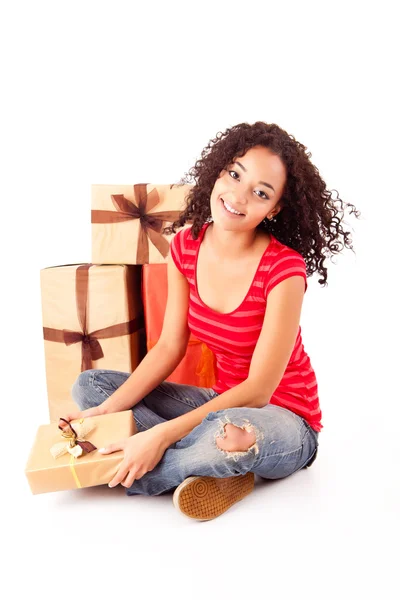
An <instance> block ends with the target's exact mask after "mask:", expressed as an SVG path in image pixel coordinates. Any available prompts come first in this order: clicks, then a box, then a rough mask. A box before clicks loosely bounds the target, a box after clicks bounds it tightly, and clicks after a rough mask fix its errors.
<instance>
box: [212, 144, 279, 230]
mask: <svg viewBox="0 0 400 600" xmlns="http://www.w3.org/2000/svg"><path fill="white" fill-rule="evenodd" d="M235 161H236V162H235ZM285 182H286V168H285V165H284V164H283V162H282V161H281V159H280V158H279V157H278V156H276V155H275V154H273V153H272V152H271V151H270V150H268V148H265V147H263V146H254V147H253V148H250V150H248V151H247V152H246V154H244V156H241V157H240V158H238V159H235V158H234V159H233V161H232V162H231V163H230V164H229V165H227V166H226V169H223V170H222V171H221V172H220V174H219V176H218V179H217V180H216V182H215V184H214V187H213V190H212V192H211V197H210V208H211V216H212V218H213V221H214V223H218V225H220V226H221V227H222V228H223V229H227V230H235V231H239V230H240V231H246V230H251V229H255V228H256V227H257V225H258V224H259V223H261V221H262V220H263V219H264V218H265V217H267V218H269V219H270V218H272V217H274V216H275V215H276V214H278V212H279V211H280V210H281V207H280V206H279V199H280V198H281V196H282V193H283V190H284V187H285ZM223 200H224V201H225V203H226V206H228V208H226V207H225V205H224V202H223ZM229 208H231V209H234V210H235V211H237V212H239V213H241V214H240V215H237V214H232V212H229Z"/></svg>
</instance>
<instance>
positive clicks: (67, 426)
mask: <svg viewBox="0 0 400 600" xmlns="http://www.w3.org/2000/svg"><path fill="white" fill-rule="evenodd" d="M75 427H76V431H75V429H74V428H73V427H72V425H71V423H70V422H69V421H67V420H66V419H62V418H60V420H59V424H58V428H59V429H61V432H62V433H61V435H62V437H64V438H66V439H67V440H68V441H67V442H57V443H56V444H54V445H53V446H52V447H51V448H50V453H51V455H52V456H53V458H58V457H59V456H62V455H63V454H66V453H67V452H69V454H71V455H72V457H73V458H78V457H79V456H81V455H82V454H83V453H84V452H86V454H89V453H90V452H93V450H97V448H96V446H94V445H93V444H92V443H91V442H88V441H86V440H85V437H86V436H87V435H88V434H89V433H90V432H91V431H93V429H94V428H95V425H94V423H93V422H92V421H88V420H86V421H85V420H84V419H81V420H80V421H79V423H77V424H76V425H75ZM72 457H71V458H72Z"/></svg>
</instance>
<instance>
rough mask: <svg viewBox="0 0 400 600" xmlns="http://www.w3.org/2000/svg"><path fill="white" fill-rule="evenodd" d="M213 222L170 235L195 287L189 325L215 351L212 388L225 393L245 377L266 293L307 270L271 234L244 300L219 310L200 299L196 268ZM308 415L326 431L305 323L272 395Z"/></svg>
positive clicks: (181, 267) (184, 271)
mask: <svg viewBox="0 0 400 600" xmlns="http://www.w3.org/2000/svg"><path fill="white" fill-rule="evenodd" d="M208 225H209V223H208V222H206V223H204V225H203V227H202V228H201V230H200V232H199V237H198V238H197V240H194V239H193V237H192V235H191V229H192V228H191V227H188V228H186V229H181V230H180V231H178V232H177V233H176V235H175V236H174V237H173V238H172V240H171V245H170V248H171V256H172V258H173V260H174V262H175V264H176V266H177V268H178V269H179V271H180V272H181V273H182V274H183V275H184V276H185V277H186V279H187V280H188V283H189V288H190V297H189V312H188V326H189V329H190V331H191V332H192V333H193V335H194V336H195V337H196V338H197V339H198V340H200V341H202V342H204V343H205V344H206V345H207V346H208V347H209V348H210V350H211V351H212V352H213V353H214V355H215V368H216V383H215V384H214V385H213V386H212V389H213V390H214V391H216V392H217V393H219V394H221V393H222V392H225V391H226V390H228V389H230V388H232V387H234V386H235V385H238V384H239V383H241V382H242V381H244V380H245V379H246V378H247V376H248V373H249V369H250V362H251V358H252V355H253V352H254V349H255V346H256V343H257V340H258V338H259V335H260V333H261V328H262V325H263V321H264V314H265V310H266V305H267V298H268V294H269V293H270V291H271V290H272V289H273V288H274V287H275V286H276V285H277V284H278V283H280V282H281V281H283V280H284V279H286V278H288V277H292V276H293V275H301V276H303V277H304V281H305V290H307V287H308V286H307V275H306V265H305V261H304V258H303V257H302V256H301V254H300V253H298V252H296V251H295V250H293V249H292V248H289V247H288V246H286V245H284V244H282V243H281V242H279V240H278V239H277V238H276V237H275V236H273V235H272V234H270V236H271V241H270V243H269V245H268V247H267V248H266V250H265V252H264V254H263V256H262V257H261V260H260V262H259V265H258V268H257V271H256V274H255V276H254V279H253V282H252V284H251V286H250V289H249V290H248V292H247V295H246V297H245V299H244V300H243V302H242V303H241V304H240V306H238V307H237V308H236V310H234V311H232V312H230V313H225V314H223V313H219V312H217V311H215V310H213V309H212V308H210V307H208V306H207V305H206V304H204V302H203V301H202V300H201V298H200V296H199V294H198V291H197V279H196V267H197V257H198V253H199V248H200V244H201V242H202V239H203V237H204V233H205V230H206V228H207V227H208ZM270 403H271V404H276V405H278V406H282V407H283V408H286V409H288V410H291V411H293V412H294V413H296V414H298V415H300V416H301V417H303V418H304V419H305V420H306V421H307V422H308V423H309V424H310V426H311V427H312V428H313V429H314V430H315V431H321V429H322V427H323V425H322V424H321V416H322V415H321V410H320V407H319V398H318V384H317V380H316V377H315V372H314V369H313V367H312V366H311V362H310V359H309V356H308V355H307V353H306V352H305V350H304V346H303V343H302V339H301V327H300V326H299V331H298V333H297V338H296V342H295V345H294V347H293V351H292V354H291V356H290V359H289V362H288V364H287V367H286V370H285V372H284V374H283V377H282V379H281V381H280V383H279V385H278V387H277V388H276V389H275V391H274V393H273V394H272V396H271V398H270Z"/></svg>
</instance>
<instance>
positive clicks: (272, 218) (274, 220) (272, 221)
mask: <svg viewBox="0 0 400 600" xmlns="http://www.w3.org/2000/svg"><path fill="white" fill-rule="evenodd" d="M268 221H269V222H270V223H275V222H276V219H275V217H271V218H270V219H267V218H265V219H263V223H264V224H265V225H268Z"/></svg>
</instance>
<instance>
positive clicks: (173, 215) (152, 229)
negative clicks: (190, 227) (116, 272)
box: [92, 183, 181, 265]
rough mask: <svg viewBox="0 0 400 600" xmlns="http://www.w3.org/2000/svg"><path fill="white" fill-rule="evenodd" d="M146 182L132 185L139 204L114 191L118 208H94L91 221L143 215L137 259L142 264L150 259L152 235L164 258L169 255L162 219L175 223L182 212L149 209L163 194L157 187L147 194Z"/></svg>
mask: <svg viewBox="0 0 400 600" xmlns="http://www.w3.org/2000/svg"><path fill="white" fill-rule="evenodd" d="M147 185H148V184H147V183H137V184H136V185H134V186H133V194H134V198H135V202H136V204H134V203H133V202H131V201H130V200H128V199H127V198H125V196H124V195H123V194H111V199H112V201H113V204H114V206H115V208H116V209H117V211H118V212H114V211H112V210H92V223H121V222H122V221H131V220H132V219H140V232H139V239H138V245H137V252H136V263H137V264H139V265H144V264H148V263H149V239H150V241H151V243H152V244H154V246H155V247H156V248H157V250H158V251H159V253H160V254H161V255H162V256H163V257H164V258H165V257H166V256H167V254H168V252H169V243H168V241H167V240H166V239H165V237H163V235H162V234H161V230H162V229H163V228H164V225H163V223H164V221H168V222H170V223H172V222H173V221H176V220H177V219H178V218H179V215H180V214H181V211H179V210H165V211H160V212H153V213H151V214H149V211H150V210H152V209H153V208H154V207H155V206H157V204H159V203H160V197H159V194H158V191H157V188H154V189H153V190H152V191H151V192H149V193H148V194H147ZM172 185H173V184H172ZM172 185H171V186H170V188H172Z"/></svg>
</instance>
